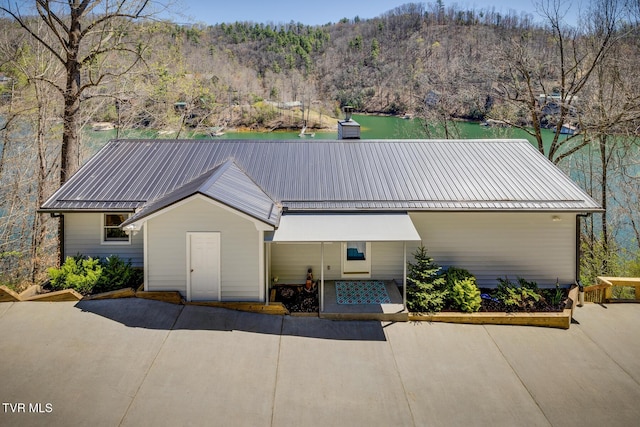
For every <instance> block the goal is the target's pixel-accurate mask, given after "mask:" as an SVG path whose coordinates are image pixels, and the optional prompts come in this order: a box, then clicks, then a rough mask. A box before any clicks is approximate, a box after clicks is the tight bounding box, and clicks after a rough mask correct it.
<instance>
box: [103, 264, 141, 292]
mask: <svg viewBox="0 0 640 427" xmlns="http://www.w3.org/2000/svg"><path fill="white" fill-rule="evenodd" d="M142 281H143V272H142V271H141V270H136V269H135V268H133V267H132V266H131V260H129V261H126V262H125V261H124V260H123V259H122V258H120V257H119V256H117V255H112V256H110V257H108V258H106V259H105V260H104V261H102V274H101V275H100V278H99V279H98V282H97V283H96V286H95V288H94V291H93V293H100V292H108V291H115V290H117V289H122V288H137V287H138V286H139V285H140V283H142Z"/></svg>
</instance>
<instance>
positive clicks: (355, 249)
mask: <svg viewBox="0 0 640 427" xmlns="http://www.w3.org/2000/svg"><path fill="white" fill-rule="evenodd" d="M366 259H367V242H347V261H364V260H366Z"/></svg>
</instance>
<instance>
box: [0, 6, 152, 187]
mask: <svg viewBox="0 0 640 427" xmlns="http://www.w3.org/2000/svg"><path fill="white" fill-rule="evenodd" d="M148 3H149V0H119V1H103V0H69V1H68V2H59V1H54V0H36V1H35V13H36V17H35V18H34V17H32V16H28V15H24V11H23V10H20V8H19V7H18V6H17V5H15V6H11V3H10V2H8V1H7V3H5V4H4V5H3V6H0V11H1V12H4V14H6V15H8V16H9V17H11V18H12V19H13V20H14V21H15V22H17V23H18V24H19V25H20V27H21V28H22V29H23V30H24V31H26V32H27V33H28V34H29V35H30V36H31V37H32V38H33V39H35V40H36V41H37V42H38V43H40V44H41V45H42V46H44V47H45V48H46V49H48V50H49V51H50V52H51V54H52V55H53V58H54V60H55V61H58V62H59V63H61V64H62V65H63V69H64V71H63V73H64V75H63V76H60V75H41V76H38V79H40V80H42V81H46V82H47V83H49V84H50V85H52V86H53V87H54V88H56V90H57V91H58V92H59V93H60V95H61V96H62V98H63V100H64V111H63V132H62V143H61V145H60V153H61V157H60V183H61V184H62V183H64V182H65V181H66V180H67V179H68V178H69V177H70V176H71V175H73V173H74V172H75V171H76V170H77V169H78V167H79V164H80V143H79V137H78V117H79V111H80V103H81V101H82V100H83V97H86V96H91V95H92V94H91V93H90V91H91V89H92V88H96V87H97V86H99V85H101V84H103V83H104V82H105V81H106V80H108V79H110V78H112V77H116V76H118V75H121V74H123V73H126V72H127V71H129V70H130V69H131V68H132V67H134V66H135V65H136V64H137V63H138V62H139V61H140V60H141V58H142V53H143V49H144V46H143V45H142V44H141V43H139V41H138V40H130V39H129V38H128V37H127V30H128V29H131V25H130V24H131V22H132V21H134V20H136V19H139V18H143V17H145V16H146V15H144V13H145V10H146V9H147V5H148ZM32 12H33V11H32ZM39 22H44V24H45V26H44V31H41V29H40V28H41V27H39V26H38V23H39ZM47 35H49V36H50V37H48V36H47ZM116 54H117V56H116ZM114 62H115V63H117V67H113V66H112V65H113V64H114Z"/></svg>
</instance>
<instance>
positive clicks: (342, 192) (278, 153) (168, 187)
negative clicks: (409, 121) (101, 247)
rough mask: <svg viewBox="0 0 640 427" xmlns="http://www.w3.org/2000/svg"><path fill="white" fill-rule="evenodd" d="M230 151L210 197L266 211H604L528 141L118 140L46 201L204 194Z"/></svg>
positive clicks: (73, 206)
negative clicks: (271, 205) (272, 206)
mask: <svg viewBox="0 0 640 427" xmlns="http://www.w3.org/2000/svg"><path fill="white" fill-rule="evenodd" d="M230 159H232V160H233V162H232V163H231V164H229V166H228V167H229V171H228V174H223V175H224V176H225V177H224V178H223V177H219V181H216V182H217V184H218V185H217V186H216V187H215V189H214V190H215V191H213V192H212V193H211V194H209V197H212V198H214V199H216V200H219V201H220V202H222V203H225V204H229V205H231V206H234V207H236V208H238V209H240V210H242V211H243V212H247V213H250V214H251V215H253V216H255V217H260V218H264V216H265V215H266V214H265V213H264V209H263V206H262V205H261V204H264V203H267V199H270V200H271V201H275V202H276V203H277V204H278V205H282V207H284V208H288V209H289V210H291V211H349V210H359V209H368V210H380V211H386V210H396V211H403V210H404V211H406V210H447V211H458V210H478V211H485V210H488V211H493V210H499V211H504V210H514V211H515V210H547V211H577V212H589V211H597V210H600V206H599V205H598V204H597V203H596V202H595V201H594V200H592V199H591V198H590V197H589V196H588V195H587V194H586V193H585V192H584V191H583V190H581V189H580V188H579V187H578V186H577V185H576V184H575V183H574V182H573V181H571V179H570V178H568V177H567V176H566V175H565V174H564V173H563V172H562V171H561V170H560V169H558V168H557V167H556V166H555V165H554V164H553V163H551V162H550V161H549V160H547V159H546V158H545V157H544V156H543V155H542V154H540V153H539V152H538V151H537V150H536V149H535V148H534V147H533V146H532V145H531V144H530V143H529V142H528V141H526V140H399V141H398V140H355V141H354V140H349V141H313V142H310V141H305V142H301V141H262V140H260V141H247V140H114V141H110V142H109V143H108V144H107V145H106V146H105V147H104V148H103V149H102V150H101V151H100V152H99V153H98V154H96V155H95V156H94V157H93V158H92V159H91V160H90V161H89V162H88V163H87V164H86V165H84V166H83V167H82V168H81V169H80V170H79V171H78V172H77V173H76V174H75V175H74V176H73V177H72V178H71V179H70V180H69V181H68V182H67V183H66V184H65V185H64V186H62V188H60V189H59V190H58V191H57V192H56V193H55V194H54V195H53V196H52V197H51V198H50V199H49V200H47V201H46V202H45V203H44V204H43V206H42V208H41V210H42V211H74V210H101V209H104V210H108V209H111V210H114V209H120V210H131V211H133V210H135V209H138V208H140V207H143V206H146V209H149V208H150V206H151V205H152V204H153V203H154V202H155V203H160V202H158V201H159V200H164V202H163V203H166V202H167V201H168V200H169V201H170V200H171V198H176V197H178V196H183V195H184V193H188V192H189V191H195V190H197V189H199V190H198V191H200V192H201V193H206V191H204V190H202V189H200V187H198V186H199V185H200V184H203V183H205V182H207V179H208V178H211V177H212V176H213V175H207V174H208V173H209V174H213V173H214V172H213V170H214V169H215V168H216V167H217V166H220V165H221V164H223V163H225V162H227V161H228V160H230ZM231 166H233V167H231ZM196 179H199V180H196ZM240 181H242V182H244V183H245V184H247V185H248V187H251V186H252V185H254V187H253V188H251V189H249V188H248V187H247V188H245V191H244V192H243V191H236V190H235V188H234V186H237V184H238V183H239V182H240ZM249 182H251V183H252V184H249ZM187 184H189V185H187ZM225 186H227V187H226V191H227V193H226V194H223V193H224V191H225V190H224V189H223V187H225ZM257 189H259V190H260V191H258V190H257ZM172 193H173V194H172ZM261 194H262V195H261ZM163 198H164V199H163ZM145 204H146V205H145ZM258 205H260V206H258ZM265 206H266V205H265ZM258 211H260V212H261V213H257V212H258ZM276 214H277V213H276ZM271 221H272V219H267V220H266V222H270V223H271Z"/></svg>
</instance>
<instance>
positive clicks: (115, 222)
mask: <svg viewBox="0 0 640 427" xmlns="http://www.w3.org/2000/svg"><path fill="white" fill-rule="evenodd" d="M126 219H127V218H126V215H123V214H106V215H105V216H104V225H105V226H107V227H117V226H119V225H120V224H122V223H123V222H124V221H125V220H126Z"/></svg>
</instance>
